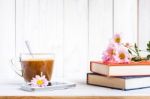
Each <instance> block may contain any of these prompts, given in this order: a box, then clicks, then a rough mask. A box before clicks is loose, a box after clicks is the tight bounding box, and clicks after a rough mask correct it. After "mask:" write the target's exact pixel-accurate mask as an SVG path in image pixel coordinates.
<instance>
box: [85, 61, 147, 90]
mask: <svg viewBox="0 0 150 99" xmlns="http://www.w3.org/2000/svg"><path fill="white" fill-rule="evenodd" d="M90 71H91V72H92V73H87V84H90V85H96V86H103V87H109V88H115V89H122V90H131V89H140V88H148V87H150V62H149V61H143V62H131V63H128V64H115V63H110V64H104V63H102V62H96V61H91V62H90Z"/></svg>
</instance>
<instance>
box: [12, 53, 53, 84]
mask: <svg viewBox="0 0 150 99" xmlns="http://www.w3.org/2000/svg"><path fill="white" fill-rule="evenodd" d="M12 63H13V62H12ZM20 63H21V71H22V72H21V74H20V73H19V72H18V71H15V72H16V73H17V74H19V75H20V76H22V77H23V78H24V80H25V81H26V82H31V80H32V79H33V78H34V77H35V76H36V75H41V74H42V75H44V76H45V78H46V79H47V80H48V81H50V80H51V77H52V73H53V65H54V54H48V53H34V54H32V55H31V54H21V55H20ZM13 65H15V64H14V63H13Z"/></svg>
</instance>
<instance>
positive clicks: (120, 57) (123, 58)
mask: <svg viewBox="0 0 150 99" xmlns="http://www.w3.org/2000/svg"><path fill="white" fill-rule="evenodd" d="M129 59H130V56H129V53H128V51H127V50H126V48H124V47H121V48H119V49H118V54H117V59H116V60H117V62H118V63H128V62H129V61H130V60H129Z"/></svg>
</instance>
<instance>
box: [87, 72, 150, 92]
mask: <svg viewBox="0 0 150 99" xmlns="http://www.w3.org/2000/svg"><path fill="white" fill-rule="evenodd" d="M87 84H89V85H95V86H103V87H109V88H115V89H122V90H132V89H139V88H148V87H150V76H137V77H135V76H134V77H106V76H104V75H99V74H95V73H87Z"/></svg>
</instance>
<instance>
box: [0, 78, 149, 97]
mask: <svg viewBox="0 0 150 99" xmlns="http://www.w3.org/2000/svg"><path fill="white" fill-rule="evenodd" d="M22 83H23V81H22V80H12V81H10V80H9V81H7V82H5V81H1V82H0V96H1V97H3V96H7V97H8V96H9V97H12V96H17V97H22V96H26V97H28V99H29V97H32V96H33V97H34V96H35V97H37V96H38V97H43V96H44V97H45V96H46V97H53V98H54V97H58V96H60V97H61V98H62V97H65V98H66V97H71V98H73V99H74V97H78V98H85V97H86V98H89V97H93V98H94V97H96V99H97V98H98V99H99V98H102V97H111V98H112V97H113V98H115V99H116V97H120V98H121V97H122V98H123V99H126V96H127V98H128V96H134V97H135V96H136V97H137V96H138V97H137V98H140V99H141V98H142V99H145V96H150V88H146V89H138V90H130V91H123V90H117V89H110V88H104V87H97V86H91V85H87V84H86V82H84V81H74V83H76V84H77V86H76V87H74V88H70V89H64V90H53V91H48V90H44V91H34V92H26V91H23V90H21V89H20V86H21V84H22ZM139 96H141V97H139ZM60 97H59V98H60ZM3 98H4V97H3ZM120 98H119V99H120ZM147 98H150V97H147ZM15 99H16V98H15ZM38 99H39V98H38ZM62 99H63V98H62ZM102 99H103V98H102Z"/></svg>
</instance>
